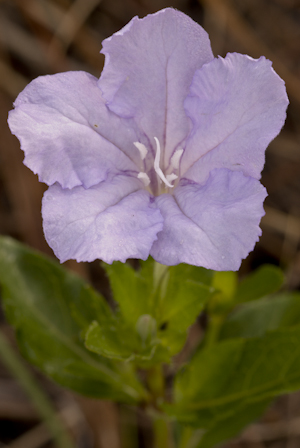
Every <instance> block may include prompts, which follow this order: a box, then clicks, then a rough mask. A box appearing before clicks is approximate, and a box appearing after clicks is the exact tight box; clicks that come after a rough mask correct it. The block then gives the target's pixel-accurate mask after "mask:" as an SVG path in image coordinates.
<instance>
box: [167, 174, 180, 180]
mask: <svg viewBox="0 0 300 448" xmlns="http://www.w3.org/2000/svg"><path fill="white" fill-rule="evenodd" d="M166 178H167V180H168V181H169V182H172V181H173V180H175V179H178V176H176V174H174V173H172V174H167V175H166Z"/></svg>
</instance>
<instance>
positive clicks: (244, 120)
mask: <svg viewBox="0 0 300 448" xmlns="http://www.w3.org/2000/svg"><path fill="white" fill-rule="evenodd" d="M287 105H288V98H287V95H286V91H285V86H284V82H283V81H282V79H280V78H279V76H278V75H277V74H276V73H275V72H274V70H273V69H272V67H271V62H270V61H268V60H266V59H265V58H264V57H261V58H260V59H258V60H256V59H252V58H250V57H249V56H245V55H241V54H236V53H234V54H228V55H227V56H226V58H225V59H223V58H218V59H214V60H213V61H212V62H210V63H209V64H206V65H205V66H204V67H202V69H200V70H198V71H197V72H196V73H195V76H194V79H193V83H192V86H191V93H190V95H189V96H188V97H187V99H186V102H185V108H186V111H187V114H188V115H189V116H190V117H191V119H192V121H193V131H192V135H191V137H190V138H189V140H188V143H187V148H186V151H185V153H184V155H183V157H182V164H181V174H182V175H184V177H188V178H189V179H192V180H194V181H195V182H199V183H202V182H203V181H205V180H206V179H207V177H208V174H209V172H210V170H212V169H214V168H229V169H231V170H238V171H243V173H244V174H245V175H246V176H251V177H255V178H257V179H259V178H260V173H261V170H262V168H263V165H264V160H265V156H264V151H265V149H266V147H267V146H268V144H269V143H270V141H271V140H272V139H273V138H275V137H276V135H277V134H278V133H279V131H280V129H281V128H282V126H283V124H284V120H285V117H286V108H287ZM191 165H193V166H192V167H191ZM190 167H191V168H190ZM189 168H190V169H189ZM188 169H189V170H188ZM187 170H188V171H187Z"/></svg>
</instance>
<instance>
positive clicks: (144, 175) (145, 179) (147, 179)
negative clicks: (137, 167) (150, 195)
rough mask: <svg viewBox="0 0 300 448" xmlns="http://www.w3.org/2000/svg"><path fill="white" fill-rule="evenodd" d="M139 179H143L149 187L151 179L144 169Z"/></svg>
mask: <svg viewBox="0 0 300 448" xmlns="http://www.w3.org/2000/svg"><path fill="white" fill-rule="evenodd" d="M137 177H138V179H141V180H142V181H143V182H144V185H145V187H148V185H149V184H150V179H149V176H148V174H146V173H143V172H142V171H141V172H140V173H139V174H138V176H137Z"/></svg>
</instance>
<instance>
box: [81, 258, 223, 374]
mask: <svg viewBox="0 0 300 448" xmlns="http://www.w3.org/2000/svg"><path fill="white" fill-rule="evenodd" d="M104 267H105V270H106V272H107V274H108V276H109V279H110V282H111V288H112V291H113V297H114V299H115V300H116V302H118V305H119V311H120V316H121V317H120V318H119V320H118V328H117V327H114V328H111V337H109V336H108V333H109V330H108V331H107V330H106V328H105V325H102V326H101V325H98V326H97V325H93V326H91V327H90V330H89V332H88V337H87V340H86V344H87V347H88V348H89V349H91V350H93V351H95V352H97V353H101V354H104V353H106V356H111V357H115V358H118V359H121V358H122V359H132V360H133V359H134V360H136V361H137V362H142V361H143V362H144V361H146V360H148V362H147V365H148V366H150V365H154V364H156V363H157V362H162V361H163V362H169V361H170V359H171V357H172V356H173V355H174V354H176V353H178V352H179V351H180V350H181V348H182V346H183V344H184V342H185V340H186V335H187V330H188V328H189V326H190V325H191V324H193V323H194V322H195V320H196V318H197V316H198V315H199V314H200V312H201V311H202V310H203V307H204V305H205V303H206V302H207V300H208V299H209V298H210V297H211V296H212V295H213V294H214V293H215V289H214V288H213V287H212V286H210V285H211V282H212V279H213V272H212V271H209V270H207V269H204V268H199V267H196V266H190V265H187V264H180V265H177V266H171V267H169V268H168V267H166V266H162V265H159V264H158V263H156V262H154V261H153V260H152V259H151V258H149V259H148V260H147V261H146V262H141V268H140V269H139V270H134V269H133V268H132V267H131V266H129V265H128V264H123V263H119V262H117V263H113V264H112V265H111V266H110V265H105V266H104ZM157 274H158V275H157ZM141 316H150V317H152V318H153V319H154V320H155V321H156V324H157V334H156V338H154V339H153V340H152V342H151V344H148V345H147V346H146V347H144V346H143V345H141V341H138V340H137V339H136V340H135V338H136V337H137V332H136V328H137V323H138V320H139V319H140V318H141ZM122 321H123V327H122ZM104 333H106V335H107V336H104ZM116 333H117V336H116ZM126 335H127V336H126ZM97 338H102V340H104V339H105V340H106V343H105V344H104V345H102V346H100V345H101V344H100V342H99V339H97ZM103 338H104V339H103ZM124 338H125V340H126V339H127V340H128V344H127V342H126V345H127V347H126V346H125V343H124ZM117 339H118V341H117ZM130 353H131V355H130ZM151 356H152V357H153V358H152V361H150V358H151Z"/></svg>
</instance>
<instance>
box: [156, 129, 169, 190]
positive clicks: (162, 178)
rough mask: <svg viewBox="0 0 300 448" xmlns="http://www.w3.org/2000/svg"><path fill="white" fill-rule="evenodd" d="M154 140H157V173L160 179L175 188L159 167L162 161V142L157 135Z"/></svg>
mask: <svg viewBox="0 0 300 448" xmlns="http://www.w3.org/2000/svg"><path fill="white" fill-rule="evenodd" d="M154 140H155V142H156V154H155V159H154V169H155V171H156V173H157V174H158V175H159V177H160V179H161V180H162V181H163V182H164V183H165V184H166V185H167V186H168V187H170V188H173V185H171V184H170V182H169V181H168V180H167V179H166V177H165V175H164V173H163V172H162V170H161V168H160V167H159V162H160V144H159V141H158V138H157V137H154Z"/></svg>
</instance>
